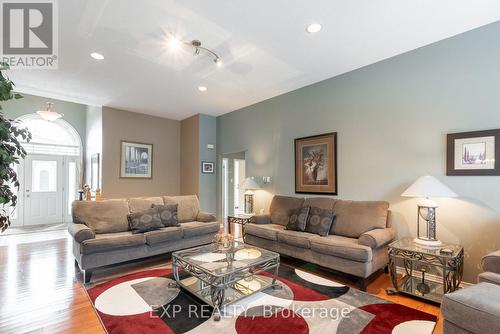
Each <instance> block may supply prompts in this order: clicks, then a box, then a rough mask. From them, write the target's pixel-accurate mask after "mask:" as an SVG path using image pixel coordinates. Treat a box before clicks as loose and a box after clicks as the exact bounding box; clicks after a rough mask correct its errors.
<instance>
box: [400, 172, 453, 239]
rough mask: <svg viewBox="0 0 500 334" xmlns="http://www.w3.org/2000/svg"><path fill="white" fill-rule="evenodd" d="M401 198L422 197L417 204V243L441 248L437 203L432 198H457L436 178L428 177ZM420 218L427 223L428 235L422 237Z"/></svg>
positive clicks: (420, 180) (417, 182)
mask: <svg viewBox="0 0 500 334" xmlns="http://www.w3.org/2000/svg"><path fill="white" fill-rule="evenodd" d="M401 196H403V197H422V198H424V199H422V200H421V201H419V202H418V203H417V206H418V207H417V237H416V238H415V242H416V243H418V244H420V245H422V246H428V247H439V246H441V245H442V242H441V241H440V240H438V239H437V238H436V209H437V207H438V205H437V203H436V202H435V201H434V200H432V199H431V198H436V197H457V196H458V195H457V194H455V193H454V192H453V191H452V190H451V189H450V188H448V187H447V186H446V185H444V184H443V183H441V182H440V181H439V180H438V179H436V178H435V177H434V176H431V175H426V176H421V177H419V178H418V179H417V180H416V181H415V182H414V183H413V184H412V185H411V186H410V187H409V188H408V189H406V190H405V191H404V192H403V193H402V194H401ZM420 217H422V219H423V220H425V221H426V222H427V231H426V232H427V233H426V234H427V235H426V236H421V235H420Z"/></svg>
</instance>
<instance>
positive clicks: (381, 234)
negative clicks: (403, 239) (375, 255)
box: [358, 227, 396, 249]
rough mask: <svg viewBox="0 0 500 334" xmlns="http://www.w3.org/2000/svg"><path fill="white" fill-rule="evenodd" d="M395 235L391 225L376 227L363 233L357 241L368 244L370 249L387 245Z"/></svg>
mask: <svg viewBox="0 0 500 334" xmlns="http://www.w3.org/2000/svg"><path fill="white" fill-rule="evenodd" d="M395 237H396V231H395V230H394V229H393V228H392V227H388V228H378V229H375V230H371V231H368V232H365V233H363V234H362V235H361V236H360V237H359V239H358V242H359V243H360V244H361V245H365V246H368V247H370V248H372V249H375V248H379V247H382V246H385V245H387V244H388V243H390V242H391V241H393V240H394V238H395Z"/></svg>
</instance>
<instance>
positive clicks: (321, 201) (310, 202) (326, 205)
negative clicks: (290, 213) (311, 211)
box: [303, 197, 337, 210]
mask: <svg viewBox="0 0 500 334" xmlns="http://www.w3.org/2000/svg"><path fill="white" fill-rule="evenodd" d="M336 202H337V200H336V199H334V198H329V197H309V198H306V199H305V200H304V204H303V205H304V206H311V207H312V206H314V207H316V208H320V209H328V210H333V207H334V206H335V203H336Z"/></svg>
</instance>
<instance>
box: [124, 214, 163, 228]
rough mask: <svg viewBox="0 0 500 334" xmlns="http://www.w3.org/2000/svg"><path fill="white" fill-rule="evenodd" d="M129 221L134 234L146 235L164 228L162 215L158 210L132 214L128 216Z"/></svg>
mask: <svg viewBox="0 0 500 334" xmlns="http://www.w3.org/2000/svg"><path fill="white" fill-rule="evenodd" d="M127 219H128V223H129V225H130V229H131V230H132V233H144V232H148V231H154V230H157V229H159V228H161V227H163V224H162V223H161V219H160V214H159V213H158V209H156V208H153V209H147V210H144V211H141V212H136V213H130V214H129V215H127Z"/></svg>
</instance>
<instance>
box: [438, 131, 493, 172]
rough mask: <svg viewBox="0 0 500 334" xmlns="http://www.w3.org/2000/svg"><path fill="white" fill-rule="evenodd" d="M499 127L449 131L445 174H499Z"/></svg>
mask: <svg viewBox="0 0 500 334" xmlns="http://www.w3.org/2000/svg"><path fill="white" fill-rule="evenodd" d="M498 158H500V129H494V130H483V131H472V132H460V133H450V134H448V135H447V140H446V175H448V176H457V175H461V176H467V175H469V176H485V175H497V176H498V175H500V165H499V163H498Z"/></svg>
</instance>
